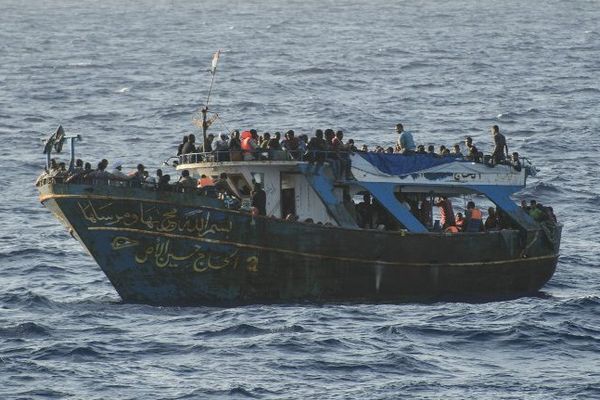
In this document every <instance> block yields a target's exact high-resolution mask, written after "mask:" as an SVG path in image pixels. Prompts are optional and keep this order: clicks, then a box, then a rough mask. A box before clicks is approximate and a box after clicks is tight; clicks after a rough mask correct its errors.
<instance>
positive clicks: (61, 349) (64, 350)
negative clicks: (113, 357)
mask: <svg viewBox="0 0 600 400" xmlns="http://www.w3.org/2000/svg"><path fill="white" fill-rule="evenodd" d="M31 357H32V358H33V359H34V360H62V359H66V360H70V361H73V362H86V361H99V360H102V359H105V358H106V357H107V356H106V355H105V354H103V353H102V352H101V351H100V350H96V349H95V348H94V347H93V346H81V345H78V344H65V343H57V344H52V345H50V346H46V347H42V348H40V349H37V350H35V351H33V352H32V353H31Z"/></svg>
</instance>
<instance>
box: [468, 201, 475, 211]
mask: <svg viewBox="0 0 600 400" xmlns="http://www.w3.org/2000/svg"><path fill="white" fill-rule="evenodd" d="M470 208H475V202H473V201H469V202H468V203H467V209H470Z"/></svg>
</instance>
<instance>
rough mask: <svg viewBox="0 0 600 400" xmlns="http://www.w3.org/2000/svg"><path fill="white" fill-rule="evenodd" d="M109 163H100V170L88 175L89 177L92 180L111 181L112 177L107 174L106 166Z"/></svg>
mask: <svg viewBox="0 0 600 400" xmlns="http://www.w3.org/2000/svg"><path fill="white" fill-rule="evenodd" d="M107 163H108V161H107V162H106V163H105V162H104V160H103V161H100V162H99V163H98V168H97V169H96V170H95V171H92V172H90V173H89V174H88V176H89V177H90V178H92V179H109V178H110V177H111V176H112V175H111V174H109V173H108V172H106V171H105V170H106V166H107V165H108V164H107Z"/></svg>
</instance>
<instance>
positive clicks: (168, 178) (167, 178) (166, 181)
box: [162, 174, 171, 183]
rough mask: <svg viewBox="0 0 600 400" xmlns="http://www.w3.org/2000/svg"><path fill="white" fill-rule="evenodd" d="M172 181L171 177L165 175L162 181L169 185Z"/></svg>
mask: <svg viewBox="0 0 600 400" xmlns="http://www.w3.org/2000/svg"><path fill="white" fill-rule="evenodd" d="M170 180H171V175H169V174H165V175H163V176H162V181H163V182H164V183H169V181H170Z"/></svg>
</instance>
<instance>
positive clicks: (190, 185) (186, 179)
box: [177, 169, 196, 189]
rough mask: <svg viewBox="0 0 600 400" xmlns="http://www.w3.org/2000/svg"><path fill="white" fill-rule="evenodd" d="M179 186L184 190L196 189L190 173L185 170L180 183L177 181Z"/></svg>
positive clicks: (182, 172)
mask: <svg viewBox="0 0 600 400" xmlns="http://www.w3.org/2000/svg"><path fill="white" fill-rule="evenodd" d="M177 186H178V187H180V188H182V189H195V188H196V182H194V180H193V179H192V178H191V177H190V171H188V170H187V169H184V170H183V171H181V176H180V177H179V181H177Z"/></svg>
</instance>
